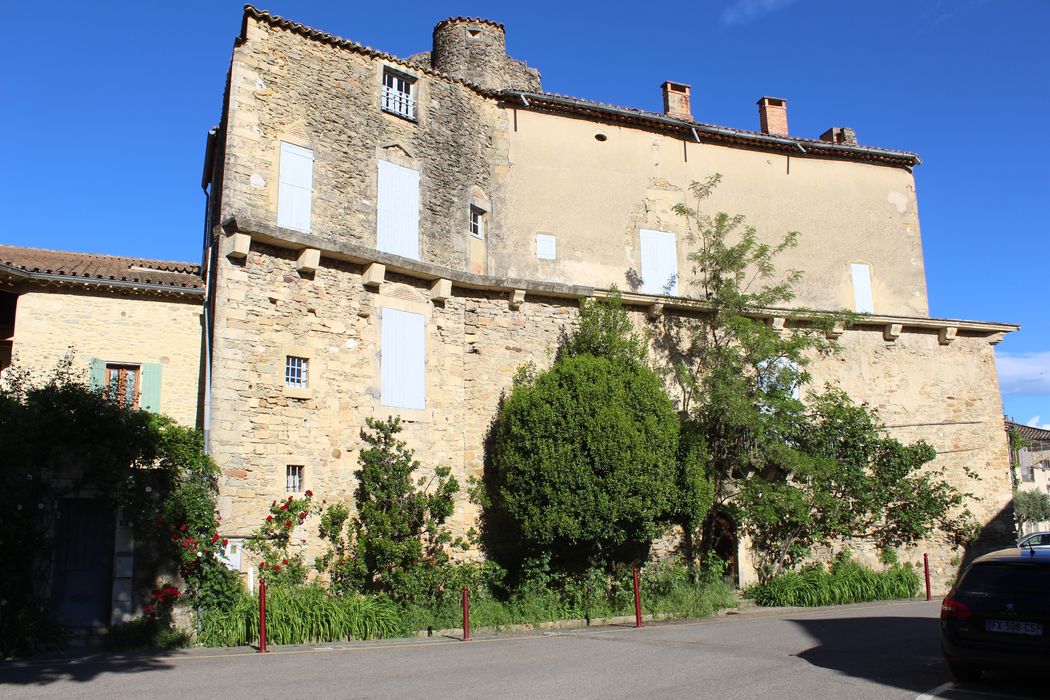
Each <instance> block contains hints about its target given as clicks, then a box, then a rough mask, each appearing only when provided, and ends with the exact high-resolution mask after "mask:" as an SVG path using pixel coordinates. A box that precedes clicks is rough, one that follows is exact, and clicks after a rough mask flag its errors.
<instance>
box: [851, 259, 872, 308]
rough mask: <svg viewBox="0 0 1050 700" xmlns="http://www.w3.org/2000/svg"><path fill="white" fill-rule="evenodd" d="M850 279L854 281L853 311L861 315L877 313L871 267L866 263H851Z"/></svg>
mask: <svg viewBox="0 0 1050 700" xmlns="http://www.w3.org/2000/svg"><path fill="white" fill-rule="evenodd" d="M849 269H850V277H851V278H852V279H853V310H854V311H858V312H860V313H865V314H872V313H875V299H874V296H873V295H872V293H871V267H869V266H868V265H866V264H865V263H851V264H850V266H849Z"/></svg>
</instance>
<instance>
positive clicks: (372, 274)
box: [361, 263, 386, 287]
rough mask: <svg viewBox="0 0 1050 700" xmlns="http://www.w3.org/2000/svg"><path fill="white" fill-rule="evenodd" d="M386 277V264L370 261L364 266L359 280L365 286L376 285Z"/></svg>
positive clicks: (381, 282)
mask: <svg viewBox="0 0 1050 700" xmlns="http://www.w3.org/2000/svg"><path fill="white" fill-rule="evenodd" d="M384 279H386V265H384V264H383V263H372V264H371V265H369V266H368V267H366V268H365V271H364V273H363V274H362V275H361V282H362V283H364V285H365V286H366V287H378V286H379V285H381V284H383V280H384Z"/></svg>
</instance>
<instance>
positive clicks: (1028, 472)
mask: <svg viewBox="0 0 1050 700" xmlns="http://www.w3.org/2000/svg"><path fill="white" fill-rule="evenodd" d="M1006 429H1007V431H1008V432H1012V433H1014V434H1015V435H1016V436H1017V437H1020V438H1021V440H1022V441H1023V445H1022V446H1021V447H1019V448H1017V449H1016V450H1014V451H1013V452H1012V453H1011V455H1010V458H1011V462H1012V466H1013V470H1014V475H1013V476H1014V483H1015V484H1016V485H1017V488H1018V489H1019V490H1021V491H1039V492H1041V493H1046V494H1050V430H1046V429H1044V428H1036V427H1034V426H1031V425H1021V424H1020V423H1014V422H1013V421H1007V422H1006ZM1017 527H1018V532H1017V534H1018V535H1022V534H1028V533H1030V532H1036V531H1044V530H1048V529H1050V522H1048V521H1043V522H1038V523H1018V526H1017Z"/></svg>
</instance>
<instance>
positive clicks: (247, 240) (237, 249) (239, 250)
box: [226, 233, 252, 260]
mask: <svg viewBox="0 0 1050 700" xmlns="http://www.w3.org/2000/svg"><path fill="white" fill-rule="evenodd" d="M229 241H230V249H229V250H228V251H226V257H227V258H229V259H230V260H244V259H245V258H246V257H248V251H249V250H251V247H252V237H251V236H249V235H248V234H247V233H235V234H233V235H232V236H230V238H229Z"/></svg>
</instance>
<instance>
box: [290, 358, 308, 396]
mask: <svg viewBox="0 0 1050 700" xmlns="http://www.w3.org/2000/svg"><path fill="white" fill-rule="evenodd" d="M284 385H285V387H287V388H289V389H309V388H310V358H309V357H301V356H299V355H285V357H284Z"/></svg>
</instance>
